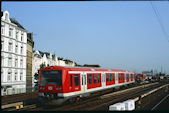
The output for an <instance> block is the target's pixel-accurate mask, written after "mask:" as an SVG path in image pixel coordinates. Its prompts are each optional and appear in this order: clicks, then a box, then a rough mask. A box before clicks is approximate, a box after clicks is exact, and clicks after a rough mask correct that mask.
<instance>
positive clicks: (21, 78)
mask: <svg viewBox="0 0 169 113" xmlns="http://www.w3.org/2000/svg"><path fill="white" fill-rule="evenodd" d="M20 80H21V81H22V80H23V72H21V73H20Z"/></svg>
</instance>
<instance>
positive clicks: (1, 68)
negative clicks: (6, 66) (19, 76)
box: [1, 68, 3, 82]
mask: <svg viewBox="0 0 169 113" xmlns="http://www.w3.org/2000/svg"><path fill="white" fill-rule="evenodd" d="M2 81H3V70H2V68H1V82H2Z"/></svg>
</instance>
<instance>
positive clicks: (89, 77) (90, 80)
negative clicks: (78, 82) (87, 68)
mask: <svg viewBox="0 0 169 113" xmlns="http://www.w3.org/2000/svg"><path fill="white" fill-rule="evenodd" d="M88 82H89V84H92V75H90V74H89V75H88Z"/></svg>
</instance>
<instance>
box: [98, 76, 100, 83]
mask: <svg viewBox="0 0 169 113" xmlns="http://www.w3.org/2000/svg"><path fill="white" fill-rule="evenodd" d="M100 76H101V75H100V74H98V83H100Z"/></svg>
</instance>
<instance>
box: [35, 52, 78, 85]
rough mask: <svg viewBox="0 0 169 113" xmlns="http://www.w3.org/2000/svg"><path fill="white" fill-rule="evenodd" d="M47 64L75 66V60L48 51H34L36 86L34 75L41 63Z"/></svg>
mask: <svg viewBox="0 0 169 113" xmlns="http://www.w3.org/2000/svg"><path fill="white" fill-rule="evenodd" d="M41 64H45V65H46V66H75V62H72V61H70V60H63V59H59V58H58V57H57V56H55V55H52V54H51V53H48V52H41V51H38V50H36V51H34V52H33V56H32V76H33V77H32V79H33V80H32V82H33V83H32V84H33V87H34V85H35V84H34V82H35V80H34V75H35V73H37V72H38V70H39V69H40V65H41Z"/></svg>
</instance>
